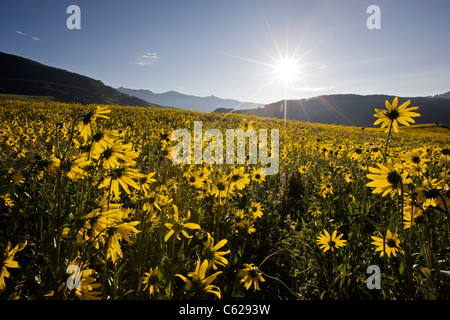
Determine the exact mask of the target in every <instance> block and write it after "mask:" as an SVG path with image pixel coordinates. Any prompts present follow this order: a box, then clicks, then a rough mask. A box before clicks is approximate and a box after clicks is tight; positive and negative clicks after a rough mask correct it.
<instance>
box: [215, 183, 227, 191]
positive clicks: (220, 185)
mask: <svg viewBox="0 0 450 320" xmlns="http://www.w3.org/2000/svg"><path fill="white" fill-rule="evenodd" d="M217 189H219V191H224V190H225V189H226V186H225V184H224V183H222V182H219V183H218V184H217Z"/></svg>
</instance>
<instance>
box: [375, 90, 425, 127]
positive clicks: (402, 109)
mask: <svg viewBox="0 0 450 320" xmlns="http://www.w3.org/2000/svg"><path fill="white" fill-rule="evenodd" d="M410 104H411V100H408V101H406V102H404V103H403V104H402V105H400V106H399V107H397V106H398V97H395V98H394V100H393V101H392V104H391V103H390V102H389V101H388V100H386V109H387V110H383V109H375V112H376V113H375V114H374V116H375V117H376V118H378V120H377V121H375V122H374V123H373V124H374V125H377V124H380V123H381V128H385V127H387V128H386V132H389V130H390V129H391V128H392V129H394V132H398V123H400V124H403V125H405V126H409V122H411V123H415V121H414V119H412V117H420V114H419V113H417V112H412V111H413V110H417V109H419V107H410V108H407V106H409V105H410Z"/></svg>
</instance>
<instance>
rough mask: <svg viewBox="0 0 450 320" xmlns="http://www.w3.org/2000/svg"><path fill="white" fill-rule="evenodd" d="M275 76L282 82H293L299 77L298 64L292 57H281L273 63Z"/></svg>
mask: <svg viewBox="0 0 450 320" xmlns="http://www.w3.org/2000/svg"><path fill="white" fill-rule="evenodd" d="M273 73H274V75H275V78H276V79H278V80H280V81H282V82H284V83H288V82H293V81H294V80H298V79H299V74H300V65H299V63H298V61H296V60H294V59H293V58H281V59H279V60H277V61H275V64H274V65H273Z"/></svg>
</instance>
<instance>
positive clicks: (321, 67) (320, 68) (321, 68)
mask: <svg viewBox="0 0 450 320" xmlns="http://www.w3.org/2000/svg"><path fill="white" fill-rule="evenodd" d="M326 68H327V66H320V67H318V68H317V69H318V70H323V69H326Z"/></svg>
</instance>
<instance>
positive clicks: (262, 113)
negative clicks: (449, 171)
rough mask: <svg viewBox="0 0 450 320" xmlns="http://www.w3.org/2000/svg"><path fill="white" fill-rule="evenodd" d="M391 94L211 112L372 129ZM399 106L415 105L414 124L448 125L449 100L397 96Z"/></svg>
mask: <svg viewBox="0 0 450 320" xmlns="http://www.w3.org/2000/svg"><path fill="white" fill-rule="evenodd" d="M394 98H395V96H393V95H383V94H373V95H358V94H334V95H322V96H318V97H313V98H309V99H298V100H280V101H277V102H273V103H270V104H267V105H265V106H264V108H261V109H247V110H232V109H224V108H222V109H216V110H215V112H221V113H228V112H234V113H239V114H248V115H255V116H259V117H273V118H281V119H282V118H286V119H292V120H300V121H307V122H313V123H314V122H318V123H324V124H338V125H347V126H360V127H372V126H373V122H374V121H375V119H374V117H373V115H374V113H375V110H374V109H375V108H378V109H384V108H385V101H386V100H388V101H389V102H392V100H393V99H394ZM398 99H399V105H400V104H402V103H404V102H406V101H407V100H411V104H410V107H412V106H418V107H419V110H418V111H417V112H419V113H420V114H421V116H420V117H417V118H414V119H415V121H416V123H417V124H424V123H442V124H445V125H450V99H446V98H440V97H438V98H434V97H400V96H399V97H398Z"/></svg>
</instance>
